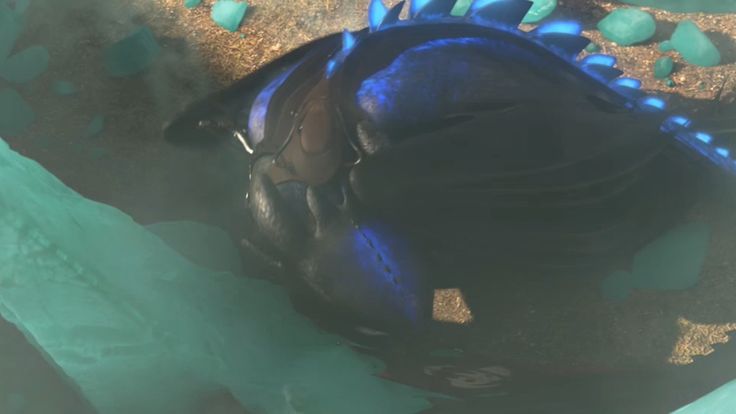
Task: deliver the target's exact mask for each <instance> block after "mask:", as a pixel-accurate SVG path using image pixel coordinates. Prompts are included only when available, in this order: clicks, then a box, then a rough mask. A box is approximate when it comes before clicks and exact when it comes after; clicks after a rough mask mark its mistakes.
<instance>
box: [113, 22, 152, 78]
mask: <svg viewBox="0 0 736 414" xmlns="http://www.w3.org/2000/svg"><path fill="white" fill-rule="evenodd" d="M160 52H161V48H160V46H159V45H158V43H157V42H156V37H155V36H154V35H153V32H151V29H149V28H148V27H145V26H144V27H141V28H139V29H137V30H136V31H134V32H133V33H132V34H131V35H130V36H128V37H126V38H125V39H123V40H120V41H119V42H117V43H115V44H114V45H112V46H110V47H109V48H108V49H107V50H106V51H105V57H104V59H105V68H106V69H107V71H108V73H109V74H110V75H112V76H115V77H123V76H131V75H135V74H137V73H140V72H142V71H144V70H146V68H148V67H149V66H150V65H151V64H152V63H153V61H154V60H155V59H156V57H157V56H158V54H159V53H160Z"/></svg>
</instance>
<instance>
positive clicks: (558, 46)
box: [535, 33, 590, 60]
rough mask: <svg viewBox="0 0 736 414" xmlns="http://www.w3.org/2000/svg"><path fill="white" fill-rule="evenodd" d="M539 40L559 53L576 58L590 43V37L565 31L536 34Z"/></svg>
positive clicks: (568, 57) (565, 56)
mask: <svg viewBox="0 0 736 414" xmlns="http://www.w3.org/2000/svg"><path fill="white" fill-rule="evenodd" d="M535 37H536V39H537V41H539V42H540V43H542V44H543V45H545V46H546V47H547V48H548V49H550V50H552V51H553V52H555V53H557V54H558V55H560V56H562V57H564V58H567V59H570V60H572V59H575V58H576V57H577V56H578V55H579V54H580V52H582V50H583V49H585V47H586V46H588V44H589V43H590V39H588V38H586V37H583V36H578V35H571V34H565V33H541V34H536V35H535Z"/></svg>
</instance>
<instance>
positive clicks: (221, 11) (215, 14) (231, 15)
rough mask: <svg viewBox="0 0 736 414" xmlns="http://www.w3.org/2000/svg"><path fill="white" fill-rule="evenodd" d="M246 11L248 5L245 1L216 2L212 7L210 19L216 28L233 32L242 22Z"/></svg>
mask: <svg viewBox="0 0 736 414" xmlns="http://www.w3.org/2000/svg"><path fill="white" fill-rule="evenodd" d="M247 10H248V3H247V2H245V1H234V0H217V3H215V5H214V6H212V12H211V14H210V17H212V20H213V21H214V22H215V23H217V25H218V26H220V27H222V28H223V29H225V30H229V31H231V32H234V31H236V30H238V28H239V27H240V24H241V23H242V22H243V19H244V18H245V12H246V11H247Z"/></svg>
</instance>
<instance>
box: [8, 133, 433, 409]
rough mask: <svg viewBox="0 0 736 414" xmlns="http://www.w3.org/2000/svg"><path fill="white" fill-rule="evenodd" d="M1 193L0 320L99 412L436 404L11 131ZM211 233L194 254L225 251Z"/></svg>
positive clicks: (271, 289) (276, 293) (281, 296)
mask: <svg viewBox="0 0 736 414" xmlns="http://www.w3.org/2000/svg"><path fill="white" fill-rule="evenodd" d="M0 188H2V191H0V246H2V248H1V249H0V315H1V316H2V317H3V318H5V319H6V320H8V321H10V322H11V323H13V324H15V325H16V326H17V327H18V328H19V329H20V330H21V331H22V332H23V334H24V335H25V336H26V338H27V339H28V341H29V342H30V343H31V344H32V345H34V346H35V347H37V348H38V349H39V350H40V351H41V352H42V353H43V355H45V356H46V358H47V360H48V361H49V362H51V363H52V364H54V365H55V366H56V367H57V368H58V369H59V371H60V372H62V373H63V374H64V376H65V378H68V379H69V381H71V382H73V383H74V386H75V387H76V388H77V389H79V391H80V392H81V394H82V395H84V397H85V398H86V399H87V401H89V402H90V403H91V404H92V405H93V406H94V408H95V409H96V410H97V412H98V413H100V414H131V413H136V414H194V413H198V414H199V413H202V412H203V409H202V405H201V404H202V402H203V400H205V399H208V398H209V397H211V396H212V395H213V394H221V393H229V394H231V395H232V396H233V397H234V398H235V399H236V400H238V401H239V402H240V403H242V405H243V406H244V407H246V410H247V411H248V412H254V413H255V412H258V413H301V414H344V413H357V414H374V413H397V414H404V413H406V414H408V413H417V412H420V411H422V410H424V409H426V408H428V407H429V403H428V401H427V400H426V398H425V397H426V396H427V394H426V393H424V392H422V391H418V390H415V389H413V388H410V387H407V386H403V385H399V384H396V383H392V382H389V381H386V380H383V379H381V378H379V377H378V374H379V373H380V372H381V370H382V369H383V368H382V366H381V364H380V363H378V362H377V361H376V360H374V359H372V358H369V357H366V356H363V355H359V354H357V353H355V352H353V351H352V350H351V349H350V348H349V347H348V346H347V345H345V344H344V341H343V340H342V339H341V338H339V337H336V336H333V335H328V334H326V333H324V332H322V331H320V330H319V329H318V328H317V327H316V326H315V325H314V324H312V323H311V322H310V321H308V320H307V319H305V318H304V317H302V316H301V315H299V314H298V313H296V312H295V311H294V309H293V308H292V306H291V303H290V301H289V299H288V297H287V295H286V294H285V293H284V292H283V291H282V290H281V289H280V288H279V287H277V286H275V285H273V284H271V283H268V282H266V281H264V280H260V279H254V278H249V277H243V276H236V275H233V274H231V273H228V272H223V271H221V270H211V269H208V268H205V267H202V266H198V265H196V264H193V263H192V262H191V261H190V260H188V259H187V258H185V257H184V256H182V255H181V254H180V253H178V252H177V251H176V250H174V249H172V248H171V247H169V245H167V244H166V242H164V241H163V240H162V239H161V238H159V236H157V235H155V234H153V233H152V232H150V231H148V230H147V229H145V228H143V227H141V226H140V225H138V224H136V223H135V222H134V221H133V220H132V219H131V218H130V217H128V216H127V215H125V214H124V213H122V212H120V211H118V210H116V209H114V208H112V207H109V206H106V205H103V204H99V203H96V202H93V201H90V200H87V199H84V198H83V197H81V196H80V195H79V194H77V193H76V192H74V191H73V190H71V189H69V188H68V187H66V186H65V185H64V184H63V183H61V181H59V180H58V179H57V178H55V177H54V176H53V175H51V174H50V173H48V172H47V171H45V170H44V169H43V168H42V167H41V166H40V165H39V164H38V163H36V162H34V161H32V160H29V159H27V158H24V157H22V156H21V155H19V154H17V153H15V152H14V151H12V150H11V149H10V148H9V147H8V146H7V145H6V144H5V142H4V141H2V140H0ZM169 230H170V229H169ZM167 233H169V234H171V232H170V231H167ZM174 233H175V234H177V237H181V238H189V239H190V241H191V243H194V242H196V240H197V236H198V235H200V234H201V233H200V232H197V231H195V232H193V233H192V234H188V233H187V232H186V231H179V232H174ZM213 240H214V239H213V238H211V237H208V238H205V239H203V240H201V242H202V244H200V245H199V246H198V247H197V248H195V249H194V252H196V251H207V250H208V249H218V248H220V247H221V246H220V245H217V244H214V245H213V244H212V241H213ZM220 240H223V239H220ZM207 243H210V244H207ZM223 243H225V242H223ZM181 248H182V247H181V246H179V249H181ZM187 249H190V250H191V247H187ZM246 271H247V269H246Z"/></svg>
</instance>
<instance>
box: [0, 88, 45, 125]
mask: <svg viewBox="0 0 736 414" xmlns="http://www.w3.org/2000/svg"><path fill="white" fill-rule="evenodd" d="M35 118H36V115H35V114H34V113H33V110H32V109H31V107H30V106H29V105H28V103H26V101H25V100H23V97H21V96H20V94H19V93H18V92H16V91H15V90H14V89H10V88H6V89H2V90H0V134H8V135H15V134H20V133H21V132H22V131H23V130H24V129H26V128H27V127H28V126H30V124H31V123H32V122H33V120H34V119H35Z"/></svg>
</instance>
